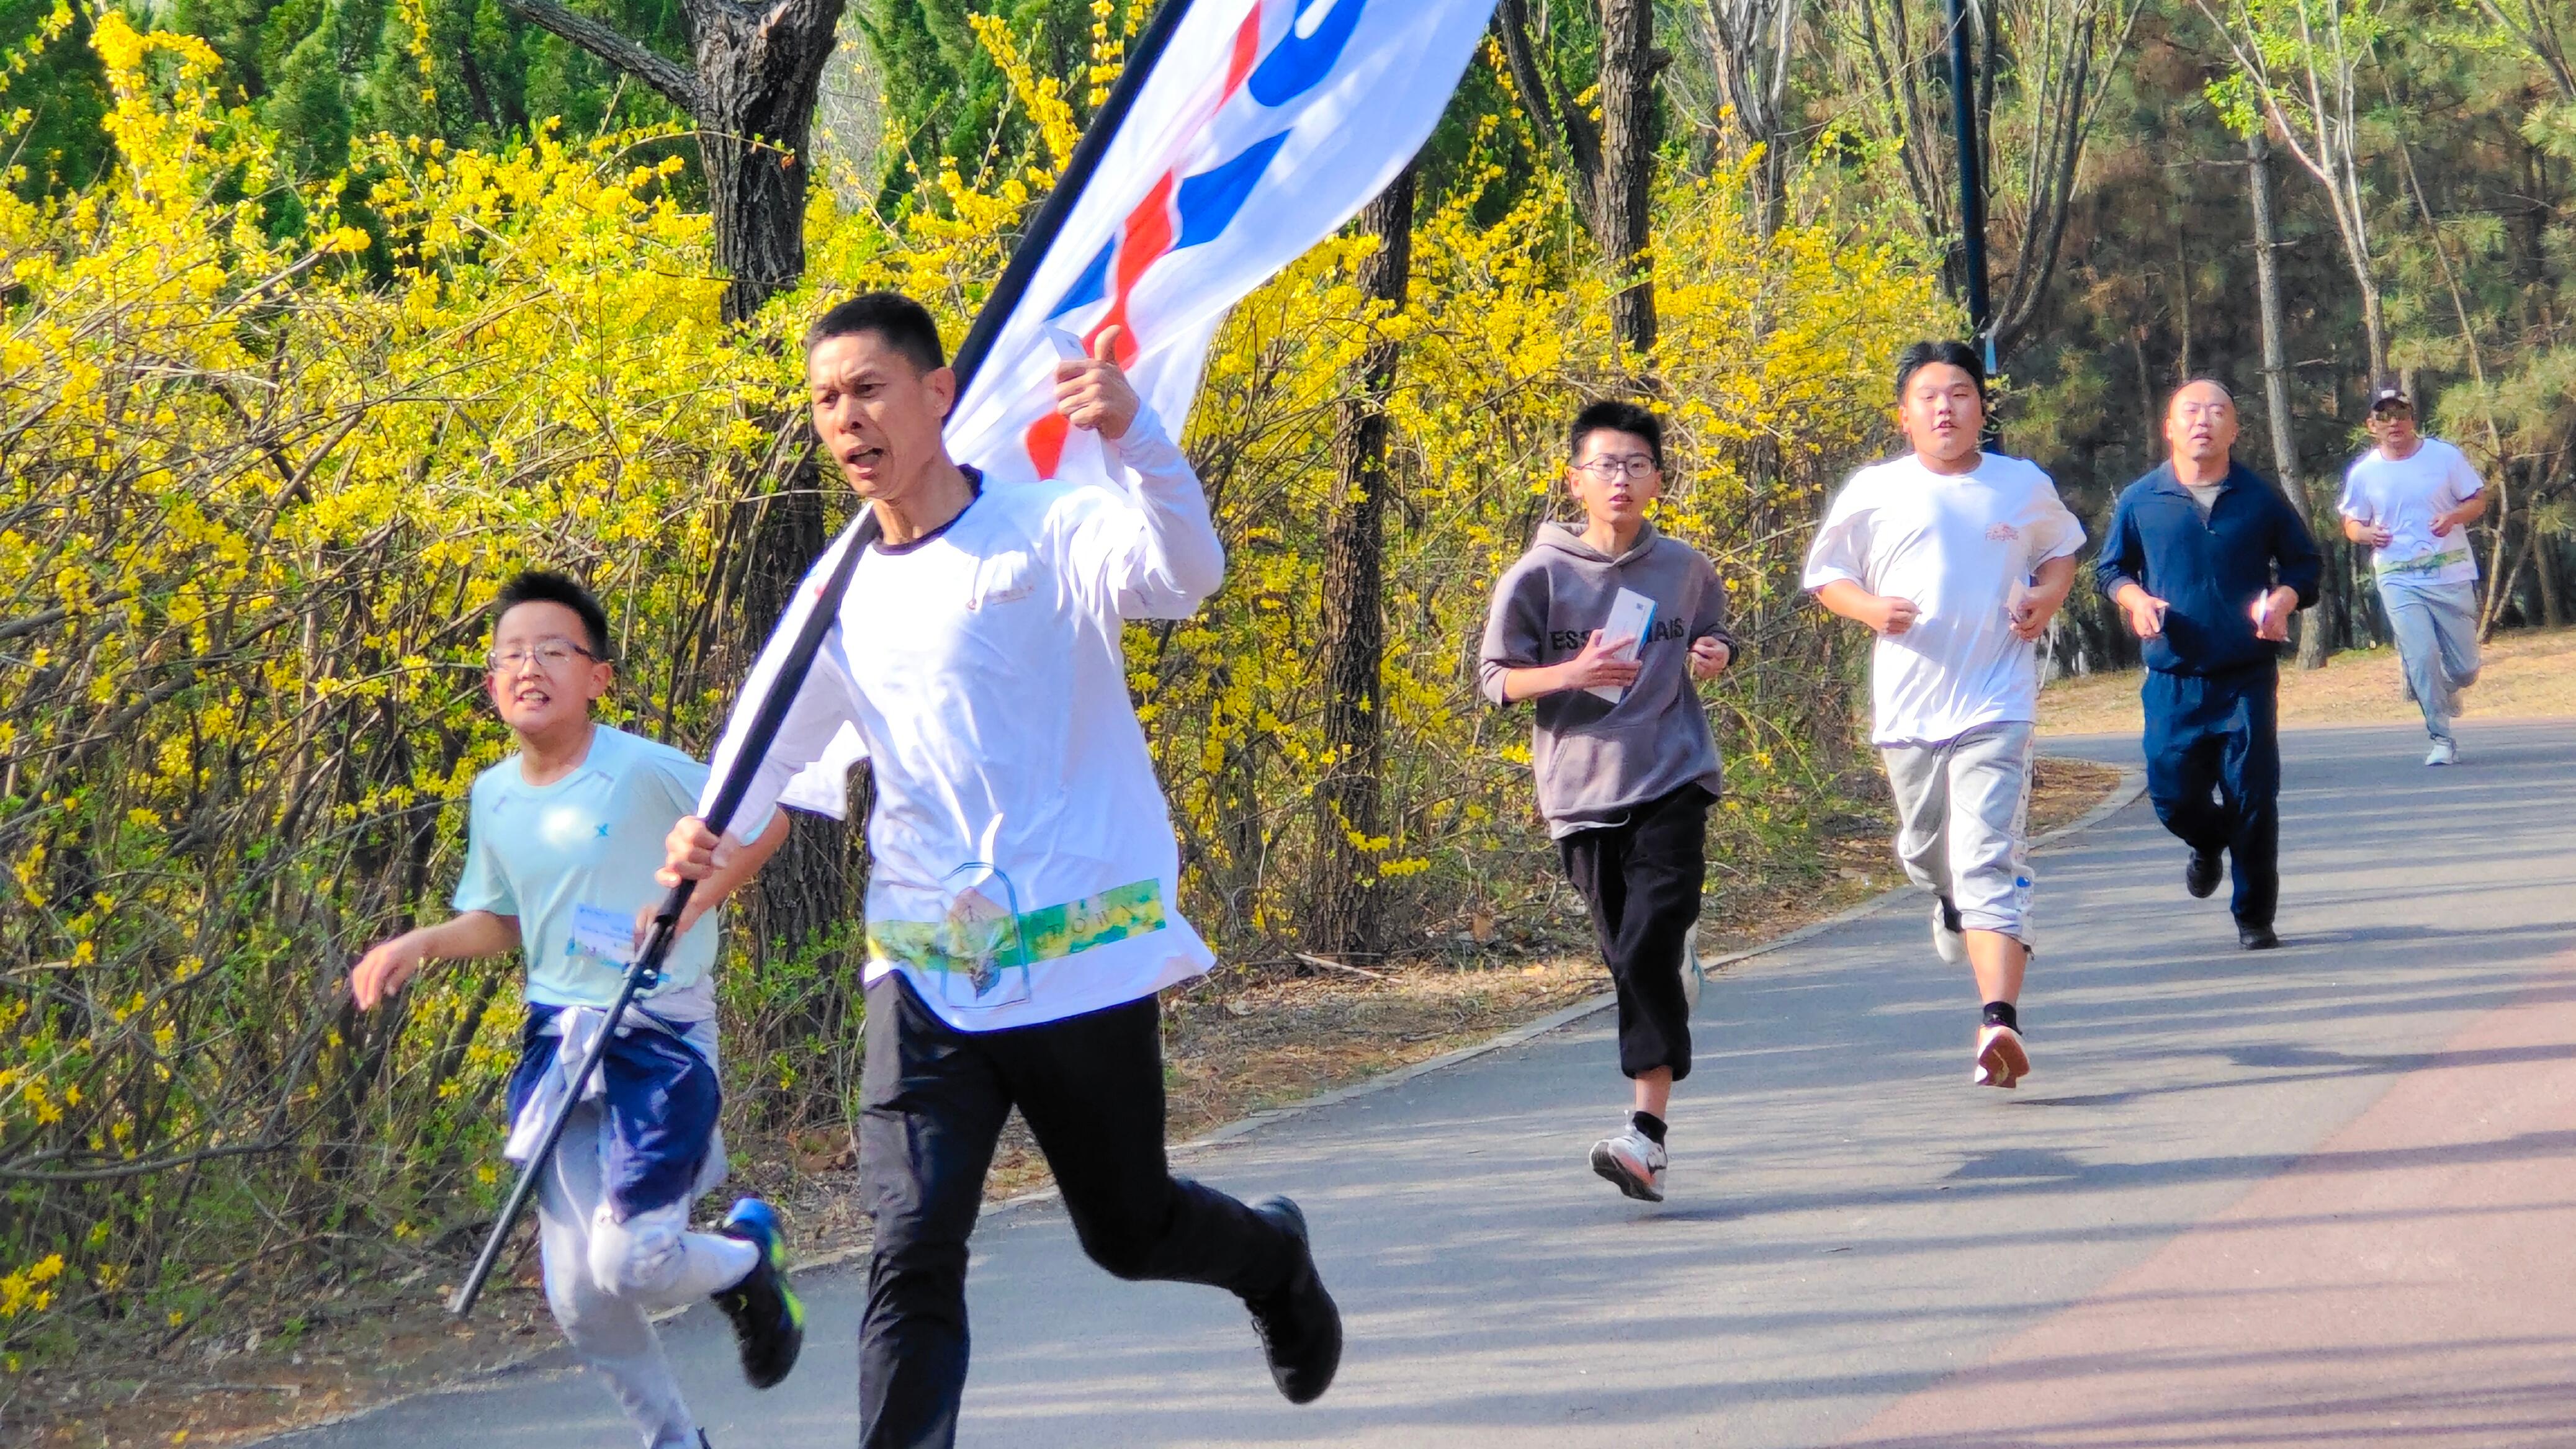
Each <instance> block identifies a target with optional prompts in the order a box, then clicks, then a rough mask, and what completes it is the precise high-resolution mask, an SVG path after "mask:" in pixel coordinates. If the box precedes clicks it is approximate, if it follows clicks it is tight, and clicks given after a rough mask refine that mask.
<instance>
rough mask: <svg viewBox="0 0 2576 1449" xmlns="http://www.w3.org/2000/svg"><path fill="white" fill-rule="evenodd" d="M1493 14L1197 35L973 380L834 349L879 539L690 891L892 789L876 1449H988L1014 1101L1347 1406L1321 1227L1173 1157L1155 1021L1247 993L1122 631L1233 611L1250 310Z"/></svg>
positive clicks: (869, 1122) (1237, 7)
mask: <svg viewBox="0 0 2576 1449" xmlns="http://www.w3.org/2000/svg"><path fill="white" fill-rule="evenodd" d="M1490 9H1491V0H1409V3H1404V4H1397V3H1394V0H1167V3H1166V4H1165V5H1164V6H1163V7H1162V9H1161V10H1159V11H1158V12H1157V13H1156V15H1155V17H1154V19H1153V21H1152V22H1151V23H1150V24H1149V25H1148V26H1147V27H1146V29H1145V31H1144V32H1143V33H1142V34H1141V35H1140V36H1139V37H1138V39H1137V43H1136V46H1135V48H1134V51H1133V58H1132V59H1131V61H1130V63H1129V65H1128V68H1127V70H1126V72H1125V73H1124V74H1123V75H1122V76H1121V77H1120V79H1119V82H1118V85H1117V86H1116V87H1115V88H1113V90H1112V92H1111V94H1110V96H1109V97H1108V99H1107V101H1106V102H1105V103H1104V104H1103V106H1102V108H1101V111H1100V113H1099V114H1098V115H1097V116H1096V117H1095V118H1094V120H1093V122H1092V126H1091V129H1090V131H1089V132H1088V133H1087V134H1086V135H1085V136H1084V138H1083V141H1082V144H1081V145H1080V146H1078V147H1077V148H1076V150H1075V153H1074V155H1073V157H1072V158H1071V160H1070V161H1069V162H1068V164H1067V166H1066V168H1065V173H1064V175H1063V176H1062V177H1061V178H1060V180H1059V181H1058V184H1057V189H1056V192H1055V194H1054V195H1053V196H1052V197H1050V199H1049V201H1048V203H1047V206H1046V208H1045V209H1044V210H1043V211H1041V213H1040V214H1039V216H1038V217H1037V218H1036V219H1035V221H1034V222H1033V223H1032V225H1031V227H1030V230H1029V233H1028V236H1027V239H1026V240H1025V241H1024V242H1023V243H1022V246H1021V248H1020V250H1019V252H1018V253H1017V254H1016V255H1015V256H1014V257H1013V259H1012V264H1011V267H1010V268H1009V270H1007V271H1006V272H1005V273H1004V275H1003V277H1002V279H1001V280H1000V282H998V283H997V284H996V286H995V288H994V292H993V295H992V298H991V300H990V301H989V302H988V304H987V306H986V308H985V310H984V312H983V314H982V315H981V316H980V317H979V318H978V319H977V321H976V324H975V327H974V328H973V329H972V330H971V331H970V332H969V333H968V335H967V338H966V340H965V342H964V343H963V344H962V345H961V346H960V348H959V349H958V357H957V361H956V365H955V367H954V368H953V369H952V368H951V367H949V366H946V365H943V361H944V360H943V358H942V356H941V350H940V340H939V337H938V335H937V333H936V331H935V330H934V329H933V326H932V323H931V319H930V317H929V315H928V314H927V313H926V312H924V311H923V310H922V309H921V308H920V307H919V306H918V305H916V304H914V303H912V302H910V301H909V300H907V299H904V298H901V297H896V296H892V295H890V294H883V293H879V294H871V295H868V296H862V297H857V298H853V299H851V300H849V301H847V302H843V303H841V304H840V305H838V306H836V307H834V308H832V309H831V310H830V311H828V312H826V313H825V314H824V315H823V316H822V317H821V318H820V319H819V320H817V321H816V323H815V324H814V325H813V327H812V328H811V329H810V330H809V332H808V333H807V336H806V340H805V344H806V380H807V383H808V385H809V389H810V394H811V398H810V400H811V403H812V406H813V416H814V425H815V432H816V435H817V439H818V441H819V442H820V443H821V444H822V446H823V447H824V448H825V449H826V450H827V451H829V452H830V453H831V455H832V457H833V459H834V461H835V462H836V463H837V464H838V465H839V467H840V469H841V471H842V474H843V476H844V477H845V478H847V479H848V481H849V482H850V484H851V486H852V488H853V489H854V490H856V491H857V493H858V494H859V495H860V497H861V498H863V499H864V500H866V503H867V507H866V508H864V509H863V510H862V511H861V516H860V518H859V520H858V522H857V523H855V524H854V525H853V526H852V528H851V530H850V531H849V532H848V533H847V534H845V535H844V536H843V537H842V538H841V539H840V540H839V541H837V542H836V543H835V545H834V546H833V548H831V549H830V550H827V551H826V552H825V554H824V556H823V557H822V558H821V559H818V560H817V561H816V563H815V565H814V567H813V570H812V571H811V573H810V574H809V575H808V581H807V584H806V586H805V587H803V588H800V590H799V591H798V594H797V597H796V601H795V603H794V604H793V605H791V607H790V608H789V610H788V612H787V614H786V616H785V617H784V618H782V619H781V621H780V623H779V626H778V631H777V633H776V634H775V635H774V636H773V638H772V640H771V642H770V644H769V646H768V648H766V649H765V650H764V651H763V652H762V655H761V658H760V660H759V662H758V664H757V665H756V666H755V667H754V669H753V672H752V675H751V677H750V679H749V680H747V681H746V683H745V686H744V690H743V695H742V698H741V699H740V700H739V701H738V702H737V704H736V707H735V712H734V716H733V719H732V722H731V723H730V724H729V725H728V727H727V729H726V732H725V736H724V739H723V741H722V742H721V743H720V744H719V745H718V747H717V750H716V754H715V759H714V762H713V766H714V779H713V780H712V781H711V783H710V788H709V791H708V793H707V796H706V798H705V799H704V800H702V802H701V805H702V815H703V816H704V817H705V818H699V817H691V818H690V819H686V820H683V821H681V822H680V824H679V825H678V826H677V827H675V828H674V829H673V831H672V833H671V837H670V840H669V843H668V863H667V866H666V869H665V871H664V873H663V880H664V883H665V884H666V885H670V886H672V888H673V890H674V893H675V896H676V895H677V893H678V892H680V891H681V890H683V889H684V888H686V887H687V886H688V885H689V884H690V883H692V882H695V881H698V880H702V879H706V878H709V877H711V876H715V875H718V874H731V873H739V872H735V871H732V869H731V868H732V867H733V865H734V853H735V852H736V851H738V850H740V849H742V846H741V845H740V843H739V842H740V841H743V840H751V839H758V838H760V837H761V835H762V833H763V832H764V831H765V830H766V829H767V828H768V824H769V820H770V817H771V815H772V813H773V808H774V807H775V806H777V805H779V804H781V803H787V804H796V805H800V806H804V807H806V808H820V809H824V810H827V811H830V810H836V809H838V808H840V806H841V798H842V796H843V791H842V788H841V785H840V780H841V778H842V777H843V773H844V772H845V771H846V769H847V768H848V766H850V765H851V764H854V763H856V762H857V761H858V760H860V759H866V760H868V761H869V762H870V763H871V765H872V767H873V770H874V778H875V785H876V803H875V808H874V811H873V813H872V816H871V818H870V820H869V822H868V840H869V845H870V848H871V851H872V855H873V869H872V871H871V873H870V878H869V883H868V903H867V909H868V928H867V943H868V957H869V959H868V965H867V970H866V983H867V986H866V989H867V1006H868V1010H867V1052H866V1062H865V1066H864V1069H863V1081H862V1096H863V1103H862V1115H861V1121H860V1124H859V1128H858V1136H859V1149H860V1151H859V1171H860V1177H861V1181H862V1187H863V1191H865V1192H866V1193H867V1195H868V1200H869V1203H870V1207H871V1211H872V1214H873V1217H874V1222H875V1227H876V1239H875V1244H874V1247H873V1252H872V1258H871V1261H870V1267H869V1282H868V1303H867V1310H866V1314H865V1318H864V1320H863V1322H862V1325H861V1328H860V1352H859V1358H860V1370H859V1412H860V1421H861V1431H860V1438H861V1442H862V1443H863V1444H865V1445H868V1446H898V1445H900V1446H944V1445H948V1444H951V1443H953V1442H954V1439H955V1436H956V1427H957V1414H958V1406H959V1403H960V1401H961V1399H962V1396H963V1392H964V1385H965V1377H966V1367H967V1349H968V1338H967V1330H966V1309H965V1277H966V1263H967V1238H968V1235H969V1234H970V1233H971V1232H972V1230H973V1228H974V1223H975V1217H976V1213H977V1210H978V1208H979V1206H980V1204H981V1199H982V1192H983V1183H984V1176H985V1172H986V1169H987V1167H988V1166H989V1165H990V1161H991V1157H992V1152H993V1147H994V1142H995V1139H996V1137H997V1136H998V1134H999V1132H1000V1130H1001V1128H1002V1125H1003V1122H1004V1120H1005V1118H1006V1116H1007V1115H1008V1113H1009V1111H1010V1110H1011V1108H1013V1107H1014V1106H1016V1107H1018V1108H1019V1110H1020V1112H1021V1114H1022V1115H1023V1117H1025V1118H1026V1119H1027V1121H1028V1123H1029V1126H1030V1128H1031V1130H1032V1132H1033V1133H1034V1134H1035V1135H1036V1137H1037V1140H1038V1145H1039V1147H1040V1149H1041V1150H1042V1151H1044V1152H1045V1153H1046V1156H1047V1160H1048V1164H1049V1166H1050V1167H1051V1168H1052V1169H1053V1171H1054V1173H1055V1177H1056V1181H1057V1184H1058V1186H1059V1187H1060V1188H1061V1190H1062V1192H1063V1196H1064V1201H1065V1206H1066V1209H1067V1212H1068V1215H1069V1216H1070V1217H1071V1218H1072V1220H1073V1223H1074V1227H1075V1230H1076V1232H1077V1234H1078V1235H1079V1236H1080V1238H1081V1240H1082V1243H1083V1246H1084V1248H1085V1250H1086V1251H1087V1252H1088V1253H1089V1254H1090V1255H1091V1256H1092V1257H1093V1259H1094V1260H1095V1261H1097V1262H1099V1263H1100V1264H1101V1265H1102V1266H1103V1267H1105V1268H1107V1269H1109V1270H1110V1271H1111V1272H1112V1273H1114V1274H1116V1275H1118V1276H1120V1277H1123V1278H1130V1279H1166V1280H1178V1281H1185V1282H1198V1283H1206V1284H1210V1285H1212V1286H1217V1287H1222V1288H1225V1289H1227V1290H1229V1291H1231V1292H1234V1293H1236V1294H1237V1295H1239V1296H1240V1297H1242V1299H1243V1300H1244V1302H1245V1304H1246V1305H1247V1307H1248V1308H1249V1309H1250V1310H1251V1313H1252V1317H1253V1322H1254V1325H1255V1327H1256V1329H1257V1330H1258V1333H1259V1336H1260V1339H1261V1342H1262V1345H1263V1348H1264V1351H1265V1353H1266V1355H1267V1357H1268V1359H1269V1364H1270V1370H1271V1374H1272V1378H1273V1380H1274V1382H1275V1383H1276V1384H1277V1385H1278V1387H1279V1389H1280V1391H1281V1393H1282V1394H1284V1395H1285V1396H1287V1397H1288V1398H1289V1399H1290V1400H1291V1401H1293V1402H1297V1403H1305V1402H1308V1401H1311V1400H1312V1399H1314V1398H1315V1397H1316V1396H1318V1395H1320V1394H1322V1393H1323V1392H1324V1390H1325V1389H1326V1387H1327V1386H1329V1385H1330V1383H1331V1382H1332V1379H1333V1375H1334V1372H1335V1370H1336V1368H1337V1367H1338V1365H1339V1362H1340V1357H1341V1348H1342V1327H1341V1318H1340V1314H1339V1311H1338V1309H1337V1308H1336V1306H1335V1305H1334V1302H1333V1300H1332V1298H1331V1296H1330V1295H1329V1294H1327V1293H1326V1292H1325V1290H1324V1286H1323V1283H1322V1281H1321V1279H1320V1277H1319V1276H1318V1274H1317V1271H1316V1267H1315V1262H1314V1257H1313V1254H1312V1253H1311V1251H1310V1249H1309V1247H1308V1241H1307V1230H1306V1223H1305V1220H1304V1218H1303V1216H1302V1214H1301V1213H1300V1212H1299V1211H1298V1209H1297V1207H1296V1205H1295V1204H1294V1203H1293V1202H1290V1201H1289V1200H1288V1199H1286V1198H1284V1197H1273V1198H1268V1199H1265V1200H1263V1201H1261V1202H1258V1203H1255V1204H1251V1205H1246V1204H1244V1203H1241V1202H1238V1201H1236V1200H1235V1199H1233V1198H1231V1197H1228V1196H1226V1195H1224V1194H1222V1193H1219V1192H1216V1191H1214V1190H1212V1189H1209V1188H1206V1187H1204V1186H1201V1185H1198V1184H1196V1183H1192V1182H1188V1181H1185V1180H1181V1179H1176V1178H1174V1177H1173V1176H1172V1175H1171V1172H1170V1170H1169V1167H1168V1165H1167V1163H1166V1160H1165V1154H1164V1143H1163V1132H1164V1100H1163V1066H1162V1055H1161V1041H1160V1028H1159V1022H1160V1015H1159V1005H1158V1003H1157V1001H1156V993H1157V992H1159V991H1160V990H1161V989H1162V988H1164V987H1166V986H1169V985H1172V984H1174V983H1177V982H1180V981H1183V980H1186V979H1188V978H1190V977H1192V976H1195V975H1198V974H1200V973H1202V972H1204V971H1205V970H1207V969H1208V968H1209V967H1210V966H1211V965H1213V964H1214V962H1213V958H1212V956H1211V954H1210V953H1209V951H1208V949H1207V947H1206V945H1205V944H1204V943H1203V942H1202V941H1201V940H1200V939H1199V937H1198V935H1197V933H1196V932H1195V931H1194V930H1192V928H1191V927H1190V924H1189V923H1188V921H1186V920H1185V919H1183V917H1182V915H1181V913H1180V910H1179V884H1180V881H1179V849H1178V845H1177V842H1176V841H1175V839H1174V837H1173V833H1172V827H1171V820H1170V813H1169V808H1168V806H1167V805H1166V803H1165V801H1164V799H1163V796H1162V792H1161V787H1160V784H1159V782H1158V781H1157V780H1156V778H1155V775H1154V772H1153V765H1152V760H1151V757H1150V755H1149V754H1148V752H1147V749H1146V744H1145V737H1144V731H1143V728H1142V726H1141V725H1140V724H1139V723H1138V721H1137V719H1136V715H1135V710H1134V707H1133V705H1132V703H1131V702H1130V700H1129V697H1128V693H1127V680H1126V670H1125V661H1124V658H1123V655H1122V653H1121V647H1120V646H1121V636H1122V632H1123V625H1124V621H1127V620H1133V619H1149V618H1184V617H1187V616H1188V615H1189V614H1191V613H1192V612H1194V611H1195V610H1196V609H1197V608H1198V606H1199V604H1200V602H1201V601H1202V600H1204V599H1205V598H1206V597H1207V596H1208V595H1209V594H1211V593H1213V592H1214V591H1215V589H1216V588H1217V586H1218V584H1219V583H1220V581H1221V579H1222V576H1223V568H1224V558H1223V551H1222V549H1221V547H1220V545H1219V543H1218V540H1217V536H1216V532H1215V528H1214V526H1213V523H1212V521H1211V519H1210V516H1209V511H1208V504H1207V500H1206V498H1205V496H1204V494H1203V493H1202V491H1201V489H1200V487H1199V483H1198V479H1197V477H1196V475H1195V474H1194V473H1193V472H1192V470H1191V468H1190V465H1189V462H1188V460H1187V459H1186V458H1185V457H1184V456H1183V455H1182V453H1181V451H1180V449H1179V448H1178V447H1177V446H1176V445H1175V443H1174V441H1173V439H1174V438H1175V437H1176V436H1177V435H1178V433H1179V430H1180V423H1181V421H1182V420H1183V418H1184V417H1185V416H1186V413H1187V409H1188V406H1189V403H1190V401H1191V398H1192V396H1193V395H1194V394H1195V392H1196V390H1197V383H1198V377H1199V372H1200V368H1201V365H1202V364H1203V362H1204V359H1205V354H1206V349H1207V346H1208V343H1209V341H1210V340H1211V339H1212V338H1213V336H1214V335H1215V331H1216V328H1217V327H1218V325H1219V324H1220V323H1221V322H1222V321H1223V319H1224V315H1225V312H1226V310H1227V309H1228V308H1229V307H1231V306H1232V305H1233V303H1234V302H1235V301H1237V300H1239V299H1240V298H1241V297H1243V296H1244V295H1245V294H1246V293H1248V292H1250V291H1251V290H1252V289H1253V288H1255V287H1257V286H1259V285H1260V284H1261V283H1262V282H1263V281H1265V280H1267V279H1268V278H1269V277H1270V276H1272V275H1273V274H1275V273H1276V272H1277V271H1278V270H1279V268H1281V267H1282V266H1285V265H1286V264H1287V263H1288V262H1289V261H1291V260H1293V259H1294V258H1295V257H1296V256H1297V255H1298V254H1300V253H1301V252H1303V251H1304V250H1306V249H1307V248H1308V247H1310V246H1312V245H1313V244H1314V243H1315V242H1317V241H1320V240H1322V239H1324V238H1325V237H1327V236H1329V235H1331V234H1332V233H1333V232H1334V231H1335V230H1336V229H1338V228H1339V227H1340V226H1341V224H1342V223H1343V222H1344V221H1346V220H1347V219H1348V218H1349V217H1350V216H1351V215H1352V214H1353V213H1355V212H1356V211H1357V210H1358V209H1359V208H1360V207H1361V206H1362V205H1363V204H1365V203H1366V202H1367V200H1368V199H1369V198H1370V197H1371V196H1373V195H1375V194H1376V193H1377V192H1378V191H1379V190H1380V189H1382V188H1383V187H1384V186H1385V185H1386V184H1387V183H1388V182H1389V181H1390V180H1392V179H1393V178H1394V177H1395V175H1396V174H1397V173H1398V172H1400V171H1401V170H1402V169H1403V167H1404V166H1405V164H1406V163H1407V162H1409V161H1410V160H1411V159H1412V156H1413V153H1414V151H1415V150H1416V149H1417V148H1418V147H1419V146H1420V145H1421V143H1422V141H1423V140H1424V138H1425V137H1427V136H1428V135H1429V133H1430V130H1431V128H1432V126H1433V125H1434V124H1435V123H1436V122H1437V120H1438V119H1439V115H1440V112H1441V110H1442V109H1443V108H1444V106H1445V104H1446V102H1447V98H1448V96H1449V93H1450V92H1451V91H1452V90H1453V89H1454V88H1455V86H1456V83H1457V78H1458V75H1459V73H1460V72H1461V71H1462V70H1464V68H1465V66H1466V63H1467V60H1468V59H1469V57H1470V56H1471V55H1472V54H1473V53H1474V49H1475V46H1476V43H1477V41H1478V39H1479V38H1480V37H1481V35H1482V34H1483V31H1484V26H1485V22H1486V18H1487V13H1488V11H1489V10H1490ZM800 771H802V772H804V773H803V774H801V775H800ZM711 826H712V828H710V827H711Z"/></svg>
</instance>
